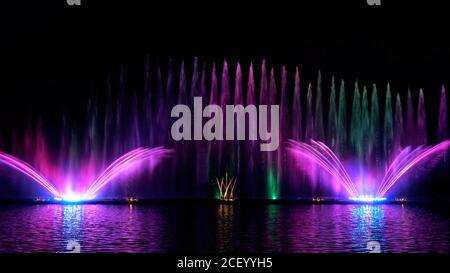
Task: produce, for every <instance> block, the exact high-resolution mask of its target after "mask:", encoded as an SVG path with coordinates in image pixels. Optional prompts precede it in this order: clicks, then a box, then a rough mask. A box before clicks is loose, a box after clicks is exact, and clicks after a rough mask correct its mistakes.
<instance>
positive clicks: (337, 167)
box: [288, 140, 450, 202]
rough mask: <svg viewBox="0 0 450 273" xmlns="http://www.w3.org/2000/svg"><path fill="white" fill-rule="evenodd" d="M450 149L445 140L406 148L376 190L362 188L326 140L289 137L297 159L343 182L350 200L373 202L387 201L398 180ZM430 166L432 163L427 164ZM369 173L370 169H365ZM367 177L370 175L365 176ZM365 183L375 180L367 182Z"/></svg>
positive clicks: (293, 153)
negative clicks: (373, 191) (374, 191)
mask: <svg viewBox="0 0 450 273" xmlns="http://www.w3.org/2000/svg"><path fill="white" fill-rule="evenodd" d="M449 148H450V140H445V141H443V142H441V143H439V144H436V145H434V146H424V145H422V146H419V147H417V148H415V149H412V148H411V147H407V148H405V149H403V150H402V151H401V152H400V153H399V154H398V155H397V156H396V157H395V158H394V159H393V161H392V163H391V164H390V166H389V168H388V170H387V171H386V173H385V174H384V177H383V178H382V179H381V183H380V184H379V185H378V188H377V190H376V193H367V192H363V191H361V190H360V189H359V188H358V186H357V185H356V183H355V182H354V181H353V179H352V178H351V177H350V175H349V174H348V172H347V170H346V169H345V167H344V165H343V164H342V162H341V161H340V160H339V158H338V156H337V155H336V154H335V153H334V152H333V151H332V150H331V149H330V148H329V147H327V146H326V145H325V144H324V143H322V142H320V141H314V140H311V143H310V144H308V143H304V142H298V141H295V140H289V148H288V149H289V151H290V152H291V153H292V155H293V156H294V157H296V159H298V158H305V159H307V160H309V161H312V162H314V163H316V164H317V165H319V166H320V167H321V168H322V169H323V170H325V171H326V172H328V173H329V174H330V175H331V176H332V177H333V181H334V182H335V183H338V184H339V185H341V186H342V187H343V188H344V189H345V190H346V191H347V193H348V195H349V199H350V200H354V201H363V202H374V201H383V200H386V197H385V196H386V194H387V193H388V191H389V190H390V189H391V188H392V187H393V186H394V185H395V184H396V183H398V181H399V180H400V179H401V178H402V177H403V176H404V175H405V174H406V173H407V172H408V171H410V170H411V169H413V168H414V167H415V166H417V165H419V164H420V163H423V162H425V161H427V162H430V161H429V160H431V161H434V162H436V160H437V159H438V158H439V156H440V155H442V154H443V153H444V152H446V151H447V150H448V149H449ZM428 166H430V165H428ZM366 171H367V172H368V173H370V170H366ZM366 177H367V176H366ZM366 183H376V182H375V181H366Z"/></svg>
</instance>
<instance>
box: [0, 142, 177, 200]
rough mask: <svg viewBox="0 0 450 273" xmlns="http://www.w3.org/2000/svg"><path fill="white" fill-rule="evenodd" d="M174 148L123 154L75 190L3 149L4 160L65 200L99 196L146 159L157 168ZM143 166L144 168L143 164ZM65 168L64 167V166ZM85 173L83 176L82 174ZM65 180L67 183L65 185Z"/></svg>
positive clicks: (56, 196) (133, 151)
mask: <svg viewBox="0 0 450 273" xmlns="http://www.w3.org/2000/svg"><path fill="white" fill-rule="evenodd" d="M170 153H171V150H168V149H164V148H162V147H157V148H142V147H140V148H136V149H134V150H131V151H129V152H128V153H126V154H124V155H122V156H121V157H119V158H118V159H116V160H115V161H114V162H113V163H111V164H110V165H109V166H108V167H107V168H106V169H104V170H103V172H101V173H100V175H99V176H97V178H96V179H95V180H93V181H84V180H83V179H81V180H79V181H78V183H77V184H78V186H79V187H78V189H77V191H75V192H74V191H72V190H71V187H70V185H64V183H63V182H61V181H55V182H56V183H59V184H57V185H58V186H59V187H56V186H55V184H54V183H53V182H52V181H51V180H50V179H49V178H47V177H46V176H45V175H44V174H43V173H41V172H40V171H38V170H37V169H35V168H34V167H33V166H31V165H30V164H28V163H27V162H25V161H23V160H21V159H19V158H17V157H15V156H12V155H10V154H7V153H4V152H1V151H0V163H3V164H5V165H6V166H9V167H11V168H13V169H15V170H17V171H19V172H20V173H22V174H24V175H26V176H28V177H29V178H31V180H32V181H34V182H36V183H38V184H39V185H41V186H42V187H44V188H45V189H46V190H47V191H48V192H49V193H51V194H52V195H53V197H54V198H55V199H56V200H62V201H72V202H75V201H84V200H91V199H93V198H95V196H96V195H97V194H98V192H99V191H100V190H101V189H102V188H104V187H105V186H106V185H107V184H108V183H110V182H112V181H114V180H115V179H116V178H117V177H118V176H122V175H126V174H128V173H130V172H132V171H133V170H135V169H136V168H138V167H140V166H141V164H142V163H144V162H148V164H147V165H145V167H148V168H153V167H154V166H155V165H156V164H157V163H159V162H160V160H161V159H162V158H163V157H166V156H168V155H169V154H170ZM141 169H143V168H141ZM60 172H62V170H60ZM80 177H81V176H80ZM61 183H63V185H61Z"/></svg>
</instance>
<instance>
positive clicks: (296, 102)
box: [0, 58, 449, 199]
mask: <svg viewBox="0 0 450 273" xmlns="http://www.w3.org/2000/svg"><path fill="white" fill-rule="evenodd" d="M130 70H132V69H130ZM130 70H127V69H126V68H125V66H120V68H119V67H118V69H117V71H115V70H114V71H111V72H110V73H111V74H110V76H109V77H108V78H107V80H106V81H105V83H104V88H102V87H100V88H99V90H98V92H94V93H95V94H93V95H91V97H90V98H89V100H88V101H87V105H86V109H85V110H86V111H84V112H83V114H81V115H82V116H81V117H80V116H78V115H77V116H76V117H73V116H70V115H69V114H65V113H62V115H63V116H62V117H61V118H60V120H61V122H60V124H58V122H54V121H52V122H49V121H48V120H45V118H39V114H37V113H34V114H33V115H32V116H30V117H29V118H28V119H29V121H28V122H27V126H23V127H26V128H25V129H22V130H21V129H18V130H17V131H13V132H0V148H1V151H4V152H3V153H1V154H0V158H1V162H2V163H4V164H6V165H8V166H10V167H11V168H13V169H15V170H19V171H20V172H22V173H23V174H25V175H26V177H29V179H32V180H34V181H36V182H37V183H39V184H40V185H41V186H42V187H43V188H45V189H46V190H47V191H48V192H49V193H51V195H53V196H59V197H61V198H66V199H67V198H69V197H70V196H72V198H75V199H78V198H92V197H94V196H95V195H97V196H98V192H99V191H100V190H101V189H102V188H103V189H104V190H103V191H102V192H103V193H105V194H106V193H108V194H110V195H114V196H122V197H123V196H128V194H129V193H130V192H131V193H132V190H130V186H129V185H128V181H132V180H133V179H132V178H133V177H131V176H130V179H124V181H122V182H121V183H109V182H110V181H112V180H121V179H120V177H118V175H119V173H120V174H122V173H129V174H130V175H131V174H134V173H136V172H137V171H139V170H140V168H135V166H137V165H139V164H140V163H141V162H143V161H144V160H148V162H157V161H158V159H157V158H160V157H161V155H163V154H166V153H167V151H165V150H152V149H150V150H147V149H138V147H168V148H171V149H173V150H174V153H173V156H172V158H171V159H170V160H167V161H165V162H163V163H162V166H161V167H160V168H157V169H156V170H155V171H154V172H152V173H151V176H152V177H151V179H152V185H154V186H155V187H154V188H153V187H152V190H149V191H145V190H144V191H142V194H143V195H145V197H149V198H153V197H155V198H166V197H167V198H186V197H187V198H191V197H201V198H208V197H212V196H214V194H215V187H214V181H215V178H216V177H223V176H224V175H225V174H226V173H228V174H229V175H230V176H233V177H236V180H237V181H238V183H237V184H236V189H235V197H236V198H239V197H247V198H266V199H280V198H284V197H286V198H298V197H311V196H318V195H320V194H321V193H324V192H326V193H331V194H335V195H339V194H340V193H341V191H342V190H343V189H344V190H345V192H346V194H347V195H349V196H353V197H356V196H358V195H360V194H365V193H367V194H373V195H383V196H384V195H385V194H386V192H388V191H389V189H390V188H392V186H393V185H394V184H396V183H398V182H397V181H398V180H399V179H400V177H402V176H403V174H401V173H402V172H403V171H402V169H400V166H404V167H407V166H409V165H410V164H411V166H410V167H409V168H411V167H412V166H415V165H417V164H418V162H416V161H415V160H416V159H417V158H421V157H418V156H419V155H422V156H424V158H423V160H425V159H431V158H437V157H438V154H439V156H440V152H442V154H444V155H447V154H448V153H447V152H446V151H445V150H446V149H445V148H446V144H445V143H447V142H445V141H446V140H447V139H448V138H449V135H448V111H447V99H446V90H445V88H444V86H442V88H441V90H440V100H439V102H438V104H439V105H435V106H436V107H430V106H429V105H432V103H433V101H432V100H430V101H428V98H431V97H432V95H433V94H434V93H430V92H433V90H420V89H417V90H398V89H400V88H399V87H397V86H396V85H394V84H393V85H390V84H386V85H384V86H383V87H381V88H380V86H377V85H376V84H372V83H371V85H366V84H364V83H363V82H361V81H357V80H354V79H351V81H344V79H341V78H338V77H335V76H333V75H331V74H329V73H327V72H326V71H319V72H318V73H317V74H316V76H313V77H312V78H309V79H306V77H305V78H304V77H303V74H302V73H301V69H300V68H299V67H289V66H278V65H272V64H271V63H270V62H268V61H265V60H263V61H261V62H259V63H257V64H256V63H241V62H239V61H227V60H223V61H220V62H216V63H208V62H202V61H201V60H200V59H198V58H193V61H192V62H187V61H175V60H171V59H169V60H168V61H167V62H166V61H161V60H160V59H159V60H153V59H151V58H149V59H147V62H146V63H145V64H144V66H143V69H142V70H143V73H135V74H133V75H129V74H128V73H129V71H130ZM130 74H131V73H130ZM306 74H309V73H306ZM139 77H141V78H139ZM130 78H131V79H132V80H129V79H130ZM139 83H141V85H142V86H139ZM349 83H350V84H349ZM103 89H105V90H103ZM403 91H404V92H403ZM195 96H199V97H202V101H203V102H204V103H205V104H215V105H219V106H222V107H224V105H226V104H235V105H238V104H242V105H249V104H253V105H258V104H277V105H279V106H280V126H279V136H280V139H279V140H280V147H279V149H278V150H277V151H273V152H261V151H260V149H259V147H260V144H261V141H260V140H248V138H247V137H246V139H247V140H241V141H220V140H216V141H206V140H196V141H174V140H173V139H172V138H171V136H170V128H171V125H172V123H173V122H174V119H173V118H171V116H170V113H171V109H172V108H173V107H174V106H175V105H177V104H180V103H182V104H186V105H187V106H189V107H192V106H193V98H194V97H195ZM425 102H427V103H425ZM434 111H435V112H436V113H434ZM437 111H439V112H437ZM193 115H194V118H195V116H196V115H201V113H196V112H194V114H193ZM433 117H437V121H433V120H431V118H433ZM58 118H59V117H58ZM204 121H206V118H205V119H204ZM247 121H248V120H247ZM55 123H56V124H55ZM435 124H436V125H437V126H436V127H437V128H436V129H434V128H432V127H431V126H434V125H435ZM254 126H258V125H257V124H254V123H249V122H246V130H247V132H248V130H249V129H251V131H257V130H259V128H254ZM18 127H19V128H21V127H20V126H19V125H18ZM223 130H224V131H226V128H223ZM234 131H235V132H236V131H237V130H236V128H235V130H234ZM247 132H246V135H247ZM200 133H201V132H200ZM411 136H414V137H411ZM288 139H292V140H295V141H297V142H298V143H297V144H296V146H295V145H293V144H292V143H291V144H290V145H289V147H287V146H286V142H287V140H288ZM310 140H313V141H314V142H311V143H314V144H311V143H310ZM443 141H444V142H443ZM439 142H443V143H444V144H439V145H440V146H431V148H430V147H429V146H427V145H431V144H436V143H439ZM300 143H302V144H300ZM408 147H410V148H408ZM427 147H428V148H427ZM432 147H434V148H432ZM436 147H437V148H436ZM287 148H289V149H287ZM293 148H295V149H297V150H298V151H297V153H299V151H302V152H301V153H302V154H303V155H305V154H306V155H307V158H308V160H303V161H302V162H300V163H299V164H300V165H301V166H300V168H299V167H298V163H295V162H293V161H294V160H292V158H290V157H289V154H288V153H287V151H288V150H293ZM136 149H137V150H136ZM130 151H131V152H130ZM150 151H152V152H150ZM163 151H164V152H163ZM11 155H14V157H13V156H11ZM19 158H20V159H19ZM153 158H155V160H153ZM408 160H410V161H408ZM111 162H113V163H112V164H111ZM419 162H422V159H421V160H419ZM444 162H446V161H445V160H444ZM447 162H448V161H447ZM394 163H395V164H394ZM392 164H394V165H392ZM317 165H318V167H316V166H317ZM344 166H345V167H344ZM128 169H129V170H130V171H128ZM304 170H307V172H308V173H310V175H309V176H307V175H306V173H307V172H305V171H304ZM322 170H326V172H328V173H330V172H331V174H332V177H333V180H335V181H336V183H326V182H327V179H325V178H324V177H323V171H322ZM139 173H140V174H141V175H142V176H141V177H139V178H140V180H142V181H145V180H146V179H148V178H149V173H148V172H146V171H145V170H144V171H142V172H139ZM385 174H386V175H387V174H389V176H386V178H385V179H384V180H383V179H382V178H383V176H384V175H385ZM8 175H9V174H8ZM397 176H399V177H397ZM9 178H11V179H12V180H13V181H16V180H21V182H20V183H23V181H22V180H23V177H22V176H17V175H11V176H10V177H9ZM377 181H379V182H377ZM375 184H377V185H378V184H380V185H382V188H380V189H379V191H378V189H377V188H376V187H374V185H375ZM105 185H110V186H108V187H107V189H105ZM133 185H135V184H133ZM330 185H331V186H330ZM380 187H381V186H380ZM140 193H141V192H140ZM74 196H75V197H74Z"/></svg>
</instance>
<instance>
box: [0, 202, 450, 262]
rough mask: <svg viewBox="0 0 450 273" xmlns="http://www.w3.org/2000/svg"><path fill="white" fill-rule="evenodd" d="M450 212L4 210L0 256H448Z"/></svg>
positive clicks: (163, 207) (360, 208) (186, 207)
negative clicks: (71, 247) (73, 252)
mask: <svg viewBox="0 0 450 273" xmlns="http://www.w3.org/2000/svg"><path fill="white" fill-rule="evenodd" d="M448 216H449V215H448V212H447V209H446V208H445V209H443V208H440V209H438V208H436V207H434V208H430V207H424V206H412V205H276V204H273V205H261V204H259V205H256V204H246V205H244V204H239V205H238V204H234V205H227V204H220V205H219V204H211V205H208V204H200V205H199V204H159V205H141V204H135V205H3V206H0V252H64V251H67V250H66V247H67V244H68V243H69V242H71V241H75V242H77V243H79V245H80V251H81V252H181V251H183V252H202V253H204V252H368V250H367V243H368V242H369V241H377V242H378V243H379V244H380V248H381V251H382V252H449V250H450V247H449V245H450V243H449V242H450V232H449V224H450V222H449V217H448Z"/></svg>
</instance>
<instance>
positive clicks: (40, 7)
mask: <svg viewBox="0 0 450 273" xmlns="http://www.w3.org/2000/svg"><path fill="white" fill-rule="evenodd" d="M14 2H15V3H14V4H11V3H5V4H2V8H1V13H2V14H1V16H0V18H1V19H0V20H2V21H1V26H0V29H1V32H0V33H1V36H0V49H1V50H0V54H1V55H0V56H1V57H0V59H1V62H0V67H1V74H0V77H1V78H0V79H1V80H0V92H1V98H0V113H1V115H0V122H1V123H0V124H1V128H5V129H6V128H9V129H10V128H12V127H15V126H21V123H22V122H23V121H24V120H23V119H22V118H23V117H24V116H25V115H32V116H36V115H43V116H46V115H49V116H50V117H51V116H54V114H55V113H58V112H61V111H63V112H69V113H72V112H73V113H75V114H76V113H77V112H79V111H80V110H78V109H79V108H80V105H85V104H86V99H87V97H88V96H89V95H90V94H93V93H95V92H99V89H100V87H102V88H104V85H105V81H106V77H107V75H110V74H112V75H113V76H114V73H116V74H117V71H118V70H119V65H120V64H124V65H125V68H126V70H127V71H128V73H127V74H129V75H138V76H136V77H137V80H136V81H135V82H134V83H133V82H132V80H131V81H129V82H131V84H135V85H136V86H139V85H142V84H143V83H142V82H143V76H140V75H143V73H144V69H143V66H144V62H145V57H146V55H150V56H151V57H155V58H158V59H161V60H162V61H166V60H167V57H168V56H172V57H174V58H175V59H177V58H178V60H181V59H186V60H187V61H188V62H187V63H190V60H192V58H193V57H194V56H198V57H199V58H200V60H205V61H217V62H219V63H220V62H222V61H223V58H227V59H228V60H230V61H231V62H233V61H237V60H241V62H242V63H244V64H247V65H248V63H249V62H250V61H253V62H255V63H256V64H259V63H260V61H261V60H262V59H263V58H265V59H267V61H268V63H269V65H275V66H277V65H278V66H279V65H280V64H287V65H288V68H289V67H291V68H292V67H293V66H294V65H299V66H300V67H301V71H302V76H303V79H305V80H303V84H304V85H306V84H307V81H315V79H316V75H317V70H318V69H321V70H322V73H323V74H324V84H325V87H326V86H327V85H329V78H330V77H331V75H332V74H335V75H336V76H337V77H338V78H344V79H345V80H346V81H347V82H348V83H352V84H353V82H354V80H355V79H359V80H360V82H361V83H362V84H370V83H373V82H375V83H377V84H378V85H379V88H383V89H384V88H385V85H386V83H387V82H388V81H389V82H391V85H392V89H393V92H394V93H395V92H404V91H406V89H407V88H408V87H409V88H411V89H412V90H413V91H416V92H417V89H418V88H423V89H424V91H425V95H426V98H427V99H428V100H432V99H433V98H432V96H435V95H436V94H438V92H439V90H440V85H441V84H443V83H447V84H448V79H449V78H448V75H450V73H449V72H450V67H449V64H450V50H449V49H450V47H449V41H448V38H447V36H448V24H449V23H448V13H449V12H448V9H447V8H446V7H445V5H444V4H439V3H440V1H439V2H438V1H436V2H437V3H433V2H430V1H421V2H414V1H386V0H385V1H382V5H381V6H378V7H377V6H369V5H367V4H366V1H365V0H354V1H301V3H300V1H286V2H281V1H275V2H273V3H261V2H260V1H254V2H247V1H246V2H247V3H246V4H245V5H244V4H243V3H242V2H243V1H236V2H234V1H224V2H218V3H214V4H211V3H209V2H210V1H205V2H206V3H204V2H197V1H194V2H195V3H189V4H186V3H184V4H181V3H176V2H166V1H164V3H166V4H164V5H162V4H150V3H147V4H145V5H144V4H142V3H140V2H154V1H98V0H96V1H92V0H90V1H89V0H84V1H83V0H82V5H81V6H68V5H67V4H66V1H65V0H56V1H55V0H53V1H14ZM180 2H183V1H180ZM293 2H298V3H293ZM304 2H305V3H304ZM392 2H395V4H394V3H392ZM313 3H314V4H313ZM219 66H220V65H219ZM133 72H135V73H133ZM350 86H351V85H350ZM350 86H349V87H350ZM436 100H437V98H436ZM433 105H436V104H434V103H433ZM19 121H20V122H19Z"/></svg>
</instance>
